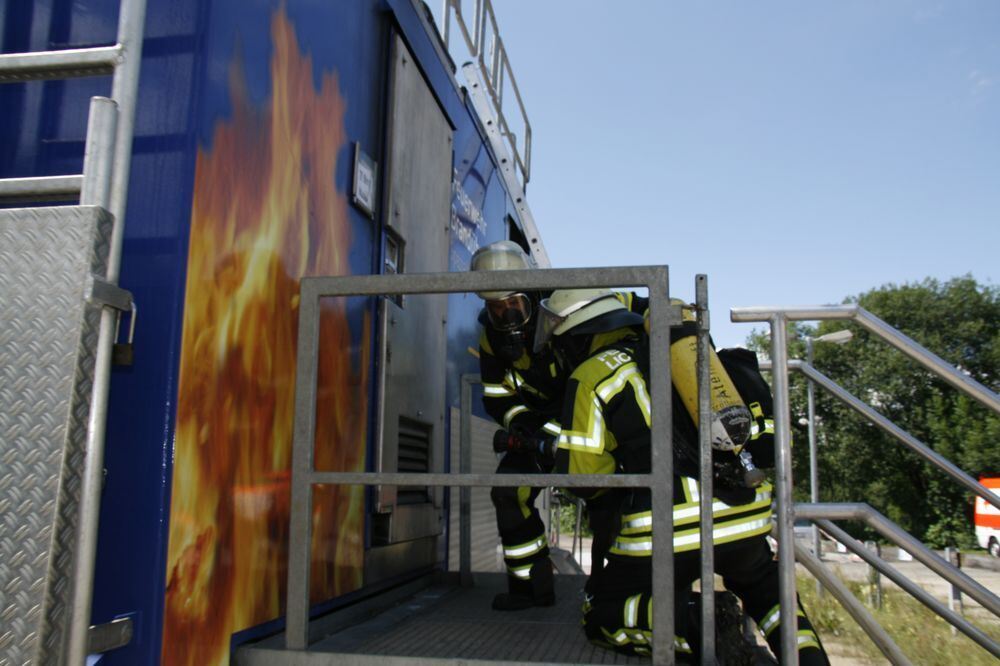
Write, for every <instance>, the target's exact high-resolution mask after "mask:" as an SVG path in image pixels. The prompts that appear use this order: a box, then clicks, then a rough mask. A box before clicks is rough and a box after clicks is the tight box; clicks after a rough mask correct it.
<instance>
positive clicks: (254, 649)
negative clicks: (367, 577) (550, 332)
mask: <svg viewBox="0 0 1000 666" xmlns="http://www.w3.org/2000/svg"><path fill="white" fill-rule="evenodd" d="M505 578H506V576H505V574H476V575H475V585H474V586H473V587H469V588H463V587H460V586H459V585H458V584H457V577H455V576H448V577H447V578H445V580H444V581H443V582H442V581H441V580H440V579H439V580H438V581H437V582H431V583H430V584H428V585H427V586H425V587H423V588H422V589H419V590H417V591H416V592H415V593H412V594H410V595H408V596H406V597H403V598H401V599H398V600H397V601H396V603H395V605H393V606H392V607H390V608H388V609H386V610H384V611H382V612H379V613H377V614H374V615H372V614H371V612H369V613H367V614H366V613H365V612H364V611H363V610H360V612H359V609H345V610H344V611H337V612H335V613H333V614H332V615H333V616H334V617H333V618H332V619H333V621H334V622H336V618H335V616H336V615H337V614H338V613H343V614H344V615H345V616H348V615H350V616H352V617H351V619H349V620H348V622H349V623H350V624H349V626H347V627H344V628H341V629H340V630H337V631H334V632H333V633H331V634H330V635H328V636H326V637H325V638H322V639H320V640H318V641H316V642H314V643H312V644H311V645H310V647H309V650H307V651H295V650H285V649H284V647H283V646H284V636H283V635H282V634H278V635H276V636H272V637H271V638H269V639H266V640H265V641H262V642H260V643H257V644H254V645H250V646H246V647H243V648H241V649H240V650H239V651H238V652H237V655H236V663H237V664H238V665H239V666H264V665H265V664H266V665H268V666H271V665H291V664H294V665H295V666H307V665H308V666H319V665H321V664H322V665H328V664H360V665H364V664H373V665H374V664H378V665H379V666H397V665H398V666H402V665H403V664H406V665H407V666H411V665H418V666H419V665H428V666H429V665H431V664H441V663H443V662H445V661H448V662H449V663H456V662H457V663H461V664H480V663H491V664H508V665H514V664H649V660H648V659H642V658H638V657H627V656H625V655H621V654H618V653H616V652H613V651H611V650H605V649H602V648H598V647H595V646H593V645H591V644H590V643H589V642H588V641H587V639H586V637H585V636H584V634H583V629H582V628H581V626H580V619H581V611H580V607H581V604H582V602H583V598H582V595H583V592H582V590H583V584H584V582H585V580H586V577H585V576H582V575H557V576H556V597H557V603H556V605H555V606H553V607H551V608H531V609H528V610H524V611H518V612H500V611H494V610H492V609H491V608H490V602H491V600H492V599H493V596H494V595H495V594H497V593H498V592H502V591H504V590H505V589H506V580H505ZM451 580H454V581H456V582H455V583H451V582H450V581H451ZM366 615H367V617H366ZM320 621H327V622H329V621H331V618H330V617H329V616H328V617H327V618H324V619H323V620H320Z"/></svg>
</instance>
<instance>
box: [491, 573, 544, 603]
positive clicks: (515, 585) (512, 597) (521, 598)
mask: <svg viewBox="0 0 1000 666" xmlns="http://www.w3.org/2000/svg"><path fill="white" fill-rule="evenodd" d="M534 605H535V604H534V601H533V599H532V596H531V581H527V580H521V579H520V578H515V577H514V576H510V575H508V576H507V592H501V593H500V594H498V595H496V596H495V597H493V610H498V611H518V610H524V609H525V608H531V607H532V606H534Z"/></svg>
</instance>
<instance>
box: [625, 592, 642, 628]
mask: <svg viewBox="0 0 1000 666" xmlns="http://www.w3.org/2000/svg"><path fill="white" fill-rule="evenodd" d="M641 596H642V595H641V594H636V595H633V596H631V597H629V598H628V599H626V600H625V618H624V622H625V626H626V627H627V628H630V629H631V628H632V627H634V626H635V625H636V623H637V622H638V621H639V597H641Z"/></svg>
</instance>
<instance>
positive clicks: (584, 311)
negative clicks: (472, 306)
mask: <svg viewBox="0 0 1000 666" xmlns="http://www.w3.org/2000/svg"><path fill="white" fill-rule="evenodd" d="M612 296H613V295H612V294H611V292H608V291H607V290H592V289H581V290H560V291H556V292H554V293H553V294H552V296H551V297H549V298H548V299H545V300H543V301H542V302H541V311H540V319H539V322H538V325H537V326H538V329H537V334H536V346H540V345H543V344H545V343H546V342H547V341H548V340H549V338H550V336H551V340H552V347H553V348H554V350H555V353H556V354H557V355H559V356H560V357H562V358H564V359H565V360H566V361H567V362H568V363H569V364H570V366H571V367H573V368H574V369H573V370H572V373H571V375H570V377H569V379H568V380H567V384H566V398H565V400H564V401H563V405H564V406H563V414H562V417H561V419H560V422H561V423H562V426H563V427H562V430H561V432H560V434H559V437H558V439H557V445H558V450H557V452H556V463H555V470H554V471H555V472H556V473H565V472H569V473H577V474H611V473H615V472H622V473H648V472H649V471H650V460H651V456H650V453H651V439H650V423H651V418H650V409H651V404H650V396H649V391H648V389H647V384H646V380H645V377H644V376H643V372H642V370H643V368H641V364H640V362H639V359H641V358H642V356H643V352H644V350H643V348H642V347H643V345H648V339H647V338H645V337H644V335H643V331H642V326H641V324H642V321H641V319H639V320H638V321H636V320H635V318H634V315H630V313H628V312H627V311H626V310H625V308H624V307H622V306H620V304H618V301H617V300H616V299H614V298H613V297H612ZM677 335H685V333H684V332H683V331H682V330H678V332H677ZM672 342H673V340H672ZM645 353H646V354H647V356H646V358H648V350H647V351H645ZM674 393H675V395H674V404H675V409H674V412H673V413H674V415H675V416H674V421H675V423H674V439H677V438H679V437H689V438H690V437H694V441H697V430H696V429H695V427H694V425H693V422H691V420H690V418H689V417H687V415H686V414H685V412H684V408H683V406H682V405H679V403H678V400H679V398H678V396H677V395H676V391H675V392H674ZM677 407H679V408H677ZM754 416H755V417H756V416H757V414H754ZM766 416H767V418H768V419H769V418H770V415H769V414H768V415H766ZM685 419H686V420H685ZM768 430H769V429H768V427H767V425H766V421H765V425H764V427H760V425H759V422H758V421H757V420H756V418H755V422H754V427H752V428H749V429H748V431H749V433H750V436H751V437H753V438H754V439H755V440H763V439H764V438H768V439H771V438H773V434H771V433H773V427H771V428H770V432H768ZM675 458H676V456H675ZM675 473H676V474H678V475H677V476H675V478H674V509H673V512H674V515H673V521H674V543H673V551H674V566H675V577H676V578H675V581H674V589H675V600H674V604H675V618H676V622H677V634H678V635H677V636H675V649H676V652H677V654H678V657H679V658H680V659H690V658H694V659H697V656H698V645H697V640H696V639H697V638H698V634H699V632H698V631H697V628H690V627H687V626H686V621H685V618H686V617H687V604H688V598H689V593H690V588H691V585H692V583H693V582H694V581H695V580H696V579H697V578H698V577H699V575H700V558H699V549H700V548H701V547H702V544H701V540H700V533H699V485H698V483H697V482H696V480H695V479H694V478H692V477H691V476H683V475H682V474H684V473H685V472H684V471H683V468H682V469H678V470H675ZM734 497H736V498H738V501H736V500H734V501H733V502H732V503H727V502H724V501H722V500H720V499H718V493H716V500H715V502H714V508H713V513H714V530H713V543H714V547H715V557H716V559H715V567H716V572H717V573H719V574H721V575H722V577H723V582H724V584H725V586H726V588H727V589H729V590H730V591H732V592H734V593H735V594H736V595H737V596H738V597H739V598H740V599H741V600H742V602H743V607H744V611H745V612H746V614H747V615H749V616H750V617H752V618H753V619H754V621H756V622H757V626H758V627H760V629H761V631H762V632H763V633H764V635H765V637H766V639H767V641H768V644H769V645H770V646H771V649H772V650H773V651H774V653H775V654H778V655H780V631H779V630H778V627H779V625H780V622H781V617H780V615H779V605H778V604H779V596H778V571H777V563H776V562H775V561H774V559H773V557H772V554H771V550H770V548H769V547H768V545H767V542H766V540H765V535H766V534H768V532H769V531H770V529H771V487H770V485H769V484H766V483H765V484H761V485H759V486H758V487H757V488H743V489H742V490H741V491H740V492H739V493H734ZM651 525H652V513H651V498H650V493H649V489H646V488H638V489H634V490H633V491H631V492H630V493H629V496H628V498H627V499H626V500H625V505H624V507H623V509H622V519H621V529H620V531H619V533H618V535H617V537H616V539H615V541H614V544H613V545H612V547H611V550H610V553H609V554H608V563H607V565H606V566H605V567H604V569H603V570H600V571H597V572H595V573H593V574H592V580H591V582H590V583H589V584H588V593H589V594H588V595H587V600H586V602H585V604H584V630H585V632H586V634H587V636H588V638H589V639H590V640H591V641H592V642H593V643H595V644H598V645H601V646H604V647H609V648H613V649H616V650H619V651H622V652H625V653H632V654H649V653H650V644H651V636H652V632H651V629H652V618H651V613H652V596H651V591H652V566H651V557H652V538H651V537H652V527H651ZM798 615H799V617H798V621H799V632H798V640H799V643H798V647H799V660H800V663H802V664H807V665H812V664H827V663H829V662H828V660H827V658H826V654H825V652H824V651H823V648H822V645H821V644H820V642H819V638H818V637H817V636H816V633H815V632H814V631H813V629H812V626H811V625H810V623H809V620H808V618H806V617H805V614H804V613H803V611H802V610H801V607H800V608H799V611H798Z"/></svg>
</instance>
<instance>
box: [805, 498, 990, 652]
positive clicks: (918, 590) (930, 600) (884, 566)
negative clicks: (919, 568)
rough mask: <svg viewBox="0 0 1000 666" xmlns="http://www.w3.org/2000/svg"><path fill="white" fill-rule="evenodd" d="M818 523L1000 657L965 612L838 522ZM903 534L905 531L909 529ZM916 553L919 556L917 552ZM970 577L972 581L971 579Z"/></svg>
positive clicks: (920, 600) (855, 552)
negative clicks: (934, 594) (929, 590)
mask: <svg viewBox="0 0 1000 666" xmlns="http://www.w3.org/2000/svg"><path fill="white" fill-rule="evenodd" d="M802 510H803V515H807V514H808V513H809V512H808V509H807V508H806V507H802ZM826 513H833V512H826ZM816 523H817V524H818V525H819V527H820V529H822V530H823V531H824V532H826V533H827V534H829V535H830V536H831V537H832V538H834V539H836V540H837V541H839V542H840V543H842V544H844V545H845V546H846V547H847V548H848V550H850V551H851V552H853V553H854V554H855V555H857V556H858V557H860V558H861V559H863V560H864V561H865V562H867V563H868V564H869V565H870V566H872V567H874V568H875V569H877V570H878V571H879V572H881V573H882V574H884V575H885V576H886V577H887V578H889V579H890V580H891V581H892V582H894V583H895V584H896V585H898V586H899V587H901V588H902V589H903V590H905V591H906V592H909V593H910V595H911V596H913V597H914V598H915V599H917V601H919V602H920V603H922V604H924V605H925V606H927V607H928V608H929V609H931V610H932V611H934V612H935V613H937V615H939V616H940V617H942V618H943V619H945V620H946V621H947V622H948V623H949V624H951V625H952V626H953V627H955V628H956V629H958V630H959V631H961V632H962V633H963V634H965V635H966V636H968V637H969V638H971V639H972V640H973V641H975V642H976V643H977V644H979V645H980V646H981V647H982V648H984V649H985V650H987V651H988V652H989V653H990V654H992V655H993V656H995V657H1000V643H997V642H996V641H994V640H993V639H991V638H990V637H989V636H988V635H986V634H985V633H984V632H983V631H981V630H980V629H978V628H977V627H976V626H974V625H973V624H971V623H970V622H969V621H968V620H966V619H965V618H963V617H962V616H961V615H959V614H958V613H955V612H954V611H952V610H951V609H949V608H948V607H946V606H945V605H944V604H942V603H941V602H940V601H938V600H937V599H935V598H934V597H932V596H931V595H930V594H928V593H927V592H926V591H925V590H924V589H923V588H922V587H920V586H919V585H917V584H916V583H914V582H913V581H911V580H910V579H909V578H907V577H906V576H904V575H903V574H901V573H900V572H899V571H898V570H897V569H896V568H895V567H893V566H891V565H890V564H889V563H888V562H886V561H885V560H883V559H882V558H881V557H879V556H878V555H876V554H875V553H873V552H871V551H870V550H868V549H867V548H866V547H865V545H864V544H863V543H861V542H860V541H858V540H857V539H855V538H853V537H852V536H851V535H849V534H848V533H847V532H845V531H844V530H842V529H840V528H839V527H837V526H836V525H834V524H833V523H832V522H830V521H829V520H826V519H822V518H816ZM900 531H901V530H900ZM903 534H905V532H904V533H903ZM906 536H909V535H906ZM907 550H909V548H907ZM914 556H916V555H915V554H914ZM942 563H943V560H942ZM949 566H950V565H949ZM963 575H964V574H963ZM969 580H970V581H971V579H969ZM972 582H973V583H975V581H972ZM956 585H958V583H956ZM976 585H978V583H976ZM984 591H985V588H984ZM987 594H989V592H987ZM970 596H971V595H970ZM991 596H992V595H991ZM994 601H995V597H994ZM991 610H992V609H991Z"/></svg>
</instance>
